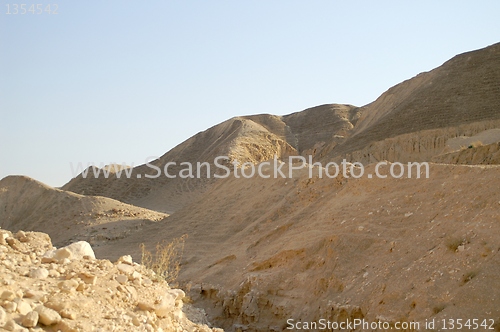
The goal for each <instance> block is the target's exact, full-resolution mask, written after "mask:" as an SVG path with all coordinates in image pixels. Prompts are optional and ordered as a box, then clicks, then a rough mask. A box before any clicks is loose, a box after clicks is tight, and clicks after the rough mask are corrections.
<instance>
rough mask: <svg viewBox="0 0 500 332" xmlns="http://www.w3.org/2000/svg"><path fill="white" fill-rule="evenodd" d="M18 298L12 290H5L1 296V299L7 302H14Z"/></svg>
mask: <svg viewBox="0 0 500 332" xmlns="http://www.w3.org/2000/svg"><path fill="white" fill-rule="evenodd" d="M15 297H16V294H15V293H14V292H12V291H10V290H5V291H3V293H2V295H1V296H0V299H2V300H6V301H12V300H14V298H15Z"/></svg>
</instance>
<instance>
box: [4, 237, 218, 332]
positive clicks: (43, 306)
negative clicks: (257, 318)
mask: <svg viewBox="0 0 500 332" xmlns="http://www.w3.org/2000/svg"><path fill="white" fill-rule="evenodd" d="M185 301H186V298H185V294H184V292H183V291H182V290H180V289H172V288H170V287H169V285H168V284H167V283H166V282H165V281H163V280H161V279H160V278H157V277H156V276H155V274H154V272H153V271H151V270H148V269H146V268H144V266H142V265H139V264H137V263H134V262H133V261H132V258H131V257H130V256H123V257H121V258H120V259H119V260H118V261H117V262H116V263H112V262H110V261H109V260H101V259H96V258H95V256H94V252H93V250H92V248H91V247H90V245H89V244H88V243H87V242H83V241H81V242H77V243H73V244H71V245H69V246H67V247H64V248H60V249H56V248H54V247H53V246H52V243H51V240H50V237H49V236H48V235H47V234H44V233H38V232H23V231H19V232H17V233H16V234H12V233H11V232H9V231H6V230H2V229H0V305H1V306H0V331H2V330H7V331H63V332H65V331H68V332H69V331H222V330H221V329H218V328H211V327H209V326H208V325H207V324H208V322H207V320H206V315H205V313H204V311H203V310H201V309H196V308H193V307H191V306H190V305H188V304H184V302H185Z"/></svg>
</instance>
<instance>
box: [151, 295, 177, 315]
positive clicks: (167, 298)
mask: <svg viewBox="0 0 500 332" xmlns="http://www.w3.org/2000/svg"><path fill="white" fill-rule="evenodd" d="M174 309H175V297H174V296H173V295H172V294H170V293H166V294H165V295H164V296H163V298H162V301H161V302H160V303H159V304H157V305H156V306H155V313H156V316H158V317H161V318H164V317H167V316H168V314H169V313H171V312H172V311H173V310H174Z"/></svg>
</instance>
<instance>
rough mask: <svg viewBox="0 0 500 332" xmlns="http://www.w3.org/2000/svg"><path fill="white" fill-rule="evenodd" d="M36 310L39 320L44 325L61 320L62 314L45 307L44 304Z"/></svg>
mask: <svg viewBox="0 0 500 332" xmlns="http://www.w3.org/2000/svg"><path fill="white" fill-rule="evenodd" d="M35 311H36V312H38V316H39V318H38V320H39V322H40V323H41V324H43V325H46V326H49V325H54V324H57V323H59V322H60V321H61V315H59V314H58V313H57V311H55V310H52V309H49V308H47V307H44V306H43V305H39V306H37V307H36V308H35Z"/></svg>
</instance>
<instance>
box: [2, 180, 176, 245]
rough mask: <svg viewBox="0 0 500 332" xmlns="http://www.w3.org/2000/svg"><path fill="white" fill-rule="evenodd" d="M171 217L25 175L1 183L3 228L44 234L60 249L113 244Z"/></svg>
mask: <svg viewBox="0 0 500 332" xmlns="http://www.w3.org/2000/svg"><path fill="white" fill-rule="evenodd" d="M167 216H168V215H166V214H163V213H160V212H156V211H151V210H147V209H144V208H139V207H136V206H132V205H128V204H124V203H122V202H119V201H116V200H113V199H110V198H107V197H91V196H82V195H79V194H75V193H72V192H67V191H63V190H59V189H55V188H52V187H49V186H47V185H45V184H43V183H41V182H38V181H36V180H33V179H31V178H28V177H25V176H8V177H6V178H4V179H2V180H1V181H0V227H2V228H5V229H9V230H11V231H18V230H25V231H44V232H46V233H48V234H49V235H50V236H51V237H53V238H54V239H55V243H56V244H57V245H58V246H59V245H64V244H68V243H71V242H73V241H74V240H76V239H78V240H87V241H89V242H91V243H92V244H94V245H98V244H99V243H102V242H109V241H113V240H115V239H117V238H120V237H124V236H127V235H128V234H130V233H131V232H136V231H138V230H140V229H141V228H142V227H143V226H144V225H146V224H148V223H153V222H157V221H159V220H161V219H163V218H166V217H167Z"/></svg>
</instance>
